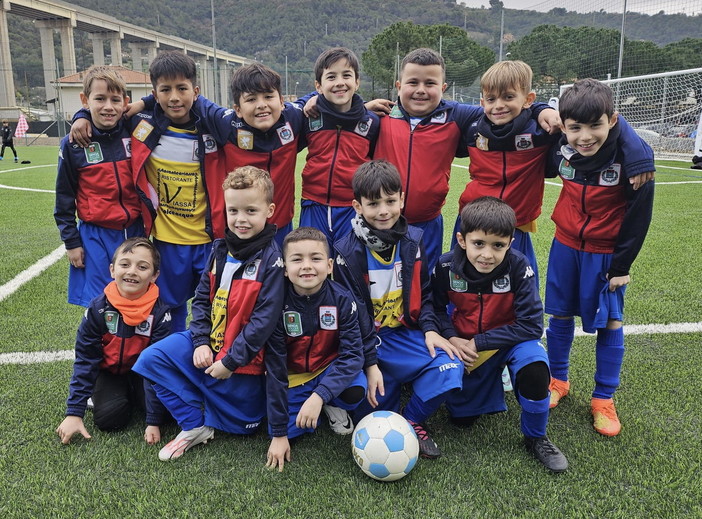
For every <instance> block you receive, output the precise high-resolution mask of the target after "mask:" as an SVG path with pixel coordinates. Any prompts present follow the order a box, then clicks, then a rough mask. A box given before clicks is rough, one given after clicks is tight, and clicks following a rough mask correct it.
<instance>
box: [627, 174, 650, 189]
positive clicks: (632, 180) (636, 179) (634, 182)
mask: <svg viewBox="0 0 702 519" xmlns="http://www.w3.org/2000/svg"><path fill="white" fill-rule="evenodd" d="M655 176H656V173H655V171H647V172H646V173H640V174H638V175H634V176H633V177H629V184H631V187H633V188H634V191H636V190H637V189H639V188H640V187H641V186H643V185H644V184H645V183H646V182H648V181H649V180H653V179H654V177H655Z"/></svg>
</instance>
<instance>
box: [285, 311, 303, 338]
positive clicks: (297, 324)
mask: <svg viewBox="0 0 702 519" xmlns="http://www.w3.org/2000/svg"><path fill="white" fill-rule="evenodd" d="M283 323H285V333H286V334H288V335H289V336H290V337H299V336H300V335H302V319H300V312H284V313H283Z"/></svg>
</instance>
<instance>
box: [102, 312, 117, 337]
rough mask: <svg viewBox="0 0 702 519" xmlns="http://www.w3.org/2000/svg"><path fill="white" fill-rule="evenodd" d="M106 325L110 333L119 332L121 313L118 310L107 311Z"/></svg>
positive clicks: (105, 315) (105, 316)
mask: <svg viewBox="0 0 702 519" xmlns="http://www.w3.org/2000/svg"><path fill="white" fill-rule="evenodd" d="M104 318H105V325H106V326H107V331H108V332H110V333H117V325H118V324H119V313H118V312H113V311H109V312H105V314H104Z"/></svg>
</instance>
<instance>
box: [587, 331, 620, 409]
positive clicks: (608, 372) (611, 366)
mask: <svg viewBox="0 0 702 519" xmlns="http://www.w3.org/2000/svg"><path fill="white" fill-rule="evenodd" d="M623 360H624V328H623V327H622V328H619V329H618V330H607V329H599V330H597V343H596V344H595V390H594V391H593V392H592V397H593V398H612V396H613V395H614V392H615V391H616V390H617V388H618V387H619V373H620V372H621V370H622V361H623Z"/></svg>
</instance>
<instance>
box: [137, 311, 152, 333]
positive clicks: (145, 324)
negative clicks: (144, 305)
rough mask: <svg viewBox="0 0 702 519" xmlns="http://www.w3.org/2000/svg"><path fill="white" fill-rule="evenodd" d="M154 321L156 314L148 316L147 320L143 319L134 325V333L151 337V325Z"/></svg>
mask: <svg viewBox="0 0 702 519" xmlns="http://www.w3.org/2000/svg"><path fill="white" fill-rule="evenodd" d="M153 322H154V316H153V315H150V316H149V317H147V318H146V321H142V322H141V323H139V324H137V325H136V326H135V327H134V333H135V334H137V335H144V336H145V337H151V327H152V325H153Z"/></svg>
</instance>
